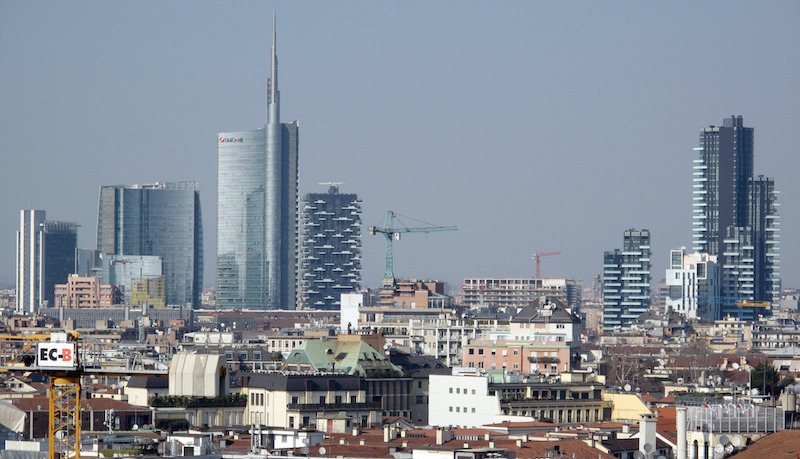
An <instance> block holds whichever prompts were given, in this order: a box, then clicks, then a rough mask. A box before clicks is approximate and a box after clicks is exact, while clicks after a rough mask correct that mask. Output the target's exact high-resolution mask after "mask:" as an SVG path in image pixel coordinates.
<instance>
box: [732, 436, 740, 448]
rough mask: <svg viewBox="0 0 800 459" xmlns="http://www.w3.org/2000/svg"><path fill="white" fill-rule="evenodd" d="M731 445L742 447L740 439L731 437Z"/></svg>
mask: <svg viewBox="0 0 800 459" xmlns="http://www.w3.org/2000/svg"><path fill="white" fill-rule="evenodd" d="M731 443H732V444H733V446H742V437H733V440H731Z"/></svg>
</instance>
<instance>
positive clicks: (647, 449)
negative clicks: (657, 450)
mask: <svg viewBox="0 0 800 459" xmlns="http://www.w3.org/2000/svg"><path fill="white" fill-rule="evenodd" d="M643 448H644V450H645V451H647V452H648V453H649V452H650V451H652V450H653V445H651V444H650V443H645V444H644V446H643Z"/></svg>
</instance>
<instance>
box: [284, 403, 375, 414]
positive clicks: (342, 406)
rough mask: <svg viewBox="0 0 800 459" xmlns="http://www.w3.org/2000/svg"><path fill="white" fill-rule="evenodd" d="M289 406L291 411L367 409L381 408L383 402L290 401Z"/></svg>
mask: <svg viewBox="0 0 800 459" xmlns="http://www.w3.org/2000/svg"><path fill="white" fill-rule="evenodd" d="M287 408H288V409H289V410H290V411H315V412H320V411H322V412H328V411H367V410H377V411H379V410H381V402H364V403H290V404H289V405H288V406H287Z"/></svg>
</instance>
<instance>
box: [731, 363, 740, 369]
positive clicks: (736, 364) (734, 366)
mask: <svg viewBox="0 0 800 459" xmlns="http://www.w3.org/2000/svg"><path fill="white" fill-rule="evenodd" d="M731 366H732V367H733V369H734V370H738V369H739V363H738V362H733V365H731Z"/></svg>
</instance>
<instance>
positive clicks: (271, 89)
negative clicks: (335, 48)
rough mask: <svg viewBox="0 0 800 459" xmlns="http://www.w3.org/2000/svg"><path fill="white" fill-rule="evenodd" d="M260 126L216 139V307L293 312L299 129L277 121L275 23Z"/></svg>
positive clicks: (228, 133) (278, 116)
mask: <svg viewBox="0 0 800 459" xmlns="http://www.w3.org/2000/svg"><path fill="white" fill-rule="evenodd" d="M272 27H273V30H272V56H271V72H270V77H269V79H268V80H267V123H266V125H265V126H264V127H263V128H261V129H256V130H250V131H235V132H222V133H220V134H218V135H217V305H218V306H219V307H221V308H245V309H293V308H294V307H295V295H296V292H295V290H296V282H297V281H296V279H297V278H296V270H297V237H298V227H297V226H298V218H297V199H298V191H297V174H298V171H297V165H298V122H297V121H294V122H291V123H281V122H280V93H279V92H278V57H277V51H276V39H277V34H276V30H275V19H274V17H273V24H272Z"/></svg>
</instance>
